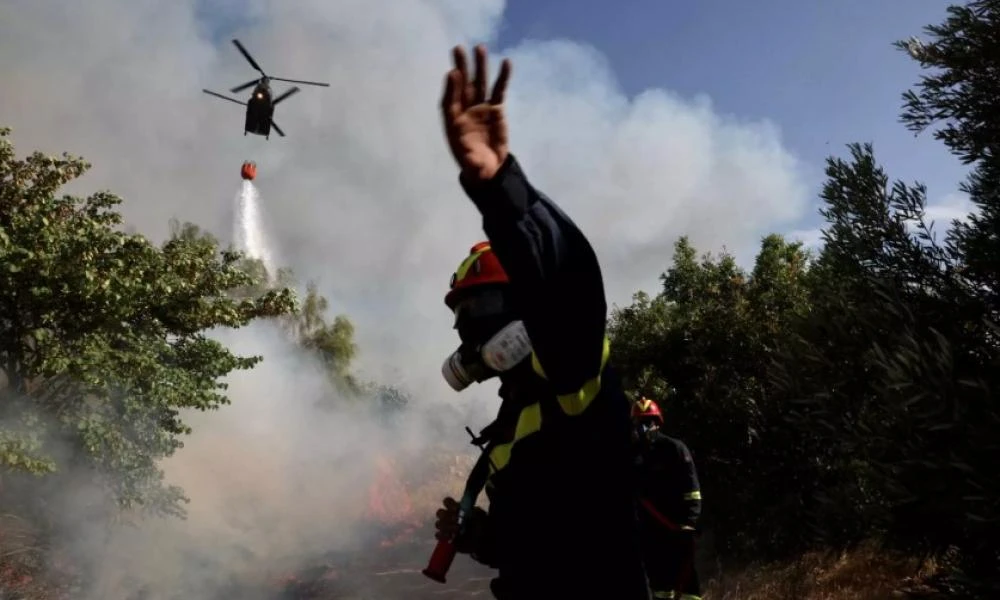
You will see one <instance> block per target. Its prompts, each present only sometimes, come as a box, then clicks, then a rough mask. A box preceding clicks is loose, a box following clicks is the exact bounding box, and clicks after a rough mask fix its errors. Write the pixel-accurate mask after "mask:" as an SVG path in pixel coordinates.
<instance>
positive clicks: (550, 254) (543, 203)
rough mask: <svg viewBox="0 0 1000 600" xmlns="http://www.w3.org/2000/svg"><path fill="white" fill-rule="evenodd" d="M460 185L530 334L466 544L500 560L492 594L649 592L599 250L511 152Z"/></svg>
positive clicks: (612, 597)
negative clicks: (483, 504) (482, 179)
mask: <svg viewBox="0 0 1000 600" xmlns="http://www.w3.org/2000/svg"><path fill="white" fill-rule="evenodd" d="M463 187H464V189H465V191H466V193H467V194H468V195H469V197H470V198H471V199H472V200H473V202H474V203H475V204H476V206H477V207H478V208H479V210H480V212H481V213H482V215H483V229H484V231H485V232H486V235H487V236H488V237H489V240H490V244H491V246H492V249H493V251H494V252H495V253H496V255H497V257H498V258H499V260H500V263H501V264H502V265H503V268H504V270H505V271H506V273H507V275H508V276H509V279H510V283H509V288H510V289H509V292H510V294H511V297H512V299H513V303H514V306H515V307H516V310H517V315H518V317H519V318H521V319H522V320H523V322H524V325H525V328H526V330H527V332H528V335H529V336H530V338H531V343H532V348H533V354H532V356H531V359H530V361H528V360H526V361H525V362H524V364H523V365H522V368H523V369H524V371H523V372H522V373H521V374H520V375H519V376H518V375H515V376H512V377H507V378H505V379H504V384H503V385H502V386H501V389H500V397H501V398H502V404H501V407H500V410H499V413H498V415H497V420H496V422H495V423H493V424H492V425H491V426H490V428H489V434H488V435H489V437H490V438H491V440H490V442H489V445H488V446H487V449H488V452H489V455H490V459H491V461H492V465H491V474H490V478H489V481H488V483H487V486H486V493H487V496H488V497H489V500H490V509H489V516H488V518H487V519H486V523H485V528H484V529H485V531H484V532H483V534H482V537H481V540H480V543H479V544H478V547H477V548H476V549H475V550H474V551H473V552H472V556H473V557H474V558H475V559H477V560H479V561H480V562H483V563H485V564H487V565H490V566H492V567H494V568H496V569H498V571H499V573H498V577H497V578H496V579H494V580H493V581H492V582H491V585H490V589H491V590H492V592H493V594H494V596H495V597H496V598H498V599H499V600H534V599H543V598H544V599H546V600H552V599H559V600H562V599H566V600H570V599H575V598H594V599H602V598H606V599H608V600H646V599H648V598H649V590H648V587H647V584H646V579H645V573H644V571H643V566H642V559H641V551H640V548H639V540H638V523H637V519H636V510H637V506H636V498H635V481H634V479H633V477H634V472H633V470H632V468H631V464H632V460H633V452H632V441H631V423H630V417H629V406H630V405H629V403H628V401H627V400H626V398H625V396H624V394H623V392H622V388H621V384H620V382H619V379H618V377H617V376H616V374H615V372H614V370H613V369H612V368H611V366H610V365H609V364H608V354H609V346H608V340H607V337H606V336H605V323H606V316H607V304H606V301H605V296H604V283H603V280H602V275H601V270H600V267H599V265H598V261H597V257H596V256H595V254H594V250H593V249H592V248H591V246H590V243H589V242H588V241H587V238H586V237H584V235H583V233H581V231H580V230H579V229H578V228H577V227H576V225H574V224H573V222H572V221H571V220H570V219H569V217H567V216H566V215H565V214H564V213H563V212H562V211H561V210H560V209H559V208H558V207H557V206H556V205H555V204H554V203H553V202H552V201H551V200H549V199H548V198H546V197H545V196H544V195H542V194H541V193H540V192H538V191H537V190H535V189H534V188H533V187H532V186H531V185H530V184H529V183H528V181H527V179H526V178H525V176H524V174H523V173H522V171H521V168H520V166H519V165H518V163H517V161H516V160H515V159H514V157H513V155H510V156H508V158H507V160H506V162H505V163H504V165H503V167H502V168H501V169H500V171H499V172H498V173H497V175H496V177H494V178H493V179H492V180H491V181H489V182H486V183H484V184H481V185H479V186H478V187H476V188H470V187H467V186H465V185H464V183H463ZM529 363H530V364H529Z"/></svg>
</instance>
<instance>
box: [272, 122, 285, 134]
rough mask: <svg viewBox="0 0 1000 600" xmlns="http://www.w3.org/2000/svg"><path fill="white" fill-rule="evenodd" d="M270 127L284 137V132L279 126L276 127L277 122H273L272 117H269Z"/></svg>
mask: <svg viewBox="0 0 1000 600" xmlns="http://www.w3.org/2000/svg"><path fill="white" fill-rule="evenodd" d="M271 129H273V130H275V131H277V132H278V135H280V136H281V137H285V132H284V131H282V130H281V127H278V124H277V123H275V122H274V119H271Z"/></svg>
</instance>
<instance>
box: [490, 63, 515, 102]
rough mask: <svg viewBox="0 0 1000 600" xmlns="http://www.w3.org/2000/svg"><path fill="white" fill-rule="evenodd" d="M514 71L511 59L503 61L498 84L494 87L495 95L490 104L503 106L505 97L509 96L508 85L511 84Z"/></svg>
mask: <svg viewBox="0 0 1000 600" xmlns="http://www.w3.org/2000/svg"><path fill="white" fill-rule="evenodd" d="M512 69H513V65H511V62H510V59H509V58H505V59H503V62H501V63H500V75H498V76H497V82H496V83H495V84H494V85H493V94H492V95H491V96H490V104H494V105H498V104H503V101H504V96H506V94H507V84H508V83H509V82H510V72H511V70H512Z"/></svg>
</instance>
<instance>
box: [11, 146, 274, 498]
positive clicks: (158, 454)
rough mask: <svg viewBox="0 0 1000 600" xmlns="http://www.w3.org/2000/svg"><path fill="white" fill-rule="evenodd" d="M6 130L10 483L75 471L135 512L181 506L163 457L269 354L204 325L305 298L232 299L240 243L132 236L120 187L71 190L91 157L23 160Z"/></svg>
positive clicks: (269, 312)
mask: <svg viewBox="0 0 1000 600" xmlns="http://www.w3.org/2000/svg"><path fill="white" fill-rule="evenodd" d="M9 133H10V130H9V129H2V130H0V371H2V375H3V378H2V389H0V393H2V395H3V402H2V404H0V468H2V470H3V473H4V483H5V484H6V485H5V487H4V490H5V492H9V491H11V489H12V485H13V484H18V485H22V486H28V487H30V486H31V485H32V483H31V482H32V479H33V478H30V477H28V478H25V477H23V476H20V477H19V474H24V473H32V474H49V478H52V477H56V478H58V477H61V476H62V477H69V476H73V477H75V478H76V480H80V478H83V479H86V480H87V481H89V482H90V483H93V484H96V485H99V487H100V488H101V489H105V490H107V493H108V494H109V498H110V499H112V500H114V501H115V502H117V504H118V505H119V506H120V507H122V508H132V509H145V510H149V511H155V512H167V513H175V514H176V513H181V512H182V509H181V505H182V503H183V501H184V500H185V498H184V495H183V492H182V490H180V489H178V488H176V487H174V486H171V485H168V484H167V483H165V482H164V481H163V476H162V473H161V471H160V469H159V467H158V466H157V465H158V461H159V460H160V459H162V458H164V457H167V456H170V455H171V454H172V453H174V452H175V451H176V450H177V449H178V448H180V447H181V446H182V445H183V443H182V437H183V436H184V435H186V434H189V433H191V428H190V427H189V426H188V425H186V424H185V423H184V421H183V420H182V418H181V414H182V411H184V410H188V409H197V410H213V409H216V408H218V407H220V406H221V405H224V404H227V403H228V402H229V400H228V398H227V397H226V395H225V390H226V385H225V383H223V382H222V381H221V380H222V378H224V377H225V376H227V375H228V374H230V373H232V372H233V371H236V370H245V369H250V368H252V367H253V366H254V365H255V364H256V363H257V362H258V361H259V360H260V357H256V356H239V355H236V354H234V353H233V352H231V351H230V350H229V349H227V348H226V347H225V346H223V345H222V344H220V343H219V342H217V341H214V340H212V339H210V338H209V337H207V336H206V331H208V330H210V329H213V328H218V327H230V328H238V327H242V326H245V325H247V324H249V323H250V322H252V321H254V320H255V319H260V318H269V317H277V316H281V315H284V314H287V313H288V312H289V311H291V310H292V308H293V306H294V298H293V295H292V293H291V292H290V290H288V289H275V290H270V291H268V292H266V293H264V294H261V295H259V296H256V297H253V298H242V299H240V298H235V297H233V296H232V295H231V294H230V291H231V290H234V289H238V288H241V287H245V286H248V285H252V284H253V279H252V277H251V276H250V275H249V274H248V273H247V272H246V271H245V270H243V269H241V268H240V261H241V257H240V256H239V255H238V254H236V253H233V252H221V253H220V252H219V250H218V248H217V245H216V244H215V243H214V241H213V240H211V239H208V238H204V237H174V238H173V239H170V240H169V241H167V242H166V243H164V244H163V245H162V246H156V245H154V244H153V243H151V242H150V241H149V240H147V239H146V238H144V237H142V236H140V235H135V234H129V233H124V232H122V231H121V230H120V228H119V226H120V225H121V222H122V218H121V216H120V214H119V213H118V212H116V210H115V207H116V206H117V205H118V204H119V203H120V202H121V199H119V198H118V197H116V196H115V195H114V194H112V193H110V192H103V191H102V192H98V193H95V194H93V195H91V196H89V197H87V198H77V197H72V196H67V195H62V196H61V195H59V189H60V188H61V187H62V186H63V185H64V184H66V183H68V182H69V181H72V180H73V179H75V178H77V177H79V176H80V175H81V174H83V173H84V172H85V171H86V170H87V169H88V167H89V165H88V164H87V163H86V162H85V161H83V160H82V159H80V158H77V157H73V156H70V155H66V154H64V155H63V156H62V157H59V158H57V157H51V156H46V155H43V154H41V153H38V152H35V153H32V154H31V155H29V156H27V157H26V158H23V159H19V158H17V156H16V155H15V151H14V150H15V149H14V145H13V144H12V143H11V141H10V139H9ZM13 487H16V486H13ZM31 500H32V503H33V505H34V504H38V505H41V504H42V503H43V502H44V499H41V498H37V497H33V498H31Z"/></svg>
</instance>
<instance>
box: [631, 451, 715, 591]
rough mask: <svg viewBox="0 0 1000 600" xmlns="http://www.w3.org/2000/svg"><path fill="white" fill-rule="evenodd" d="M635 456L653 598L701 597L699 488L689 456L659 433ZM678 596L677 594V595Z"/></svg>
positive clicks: (640, 512) (641, 516)
mask: <svg viewBox="0 0 1000 600" xmlns="http://www.w3.org/2000/svg"><path fill="white" fill-rule="evenodd" d="M645 435H646V438H645V440H644V441H643V442H642V443H641V446H640V451H639V452H638V455H637V457H636V466H637V468H638V473H639V501H640V509H639V519H640V522H641V524H642V526H641V527H642V548H643V556H644V558H645V561H646V572H647V574H648V576H649V585H650V588H652V590H653V598H680V599H683V600H697V599H699V598H701V584H700V582H699V581H698V573H697V572H696V570H695V568H694V533H695V529H696V527H697V525H698V517H699V516H701V488H700V486H699V484H698V472H697V469H695V465H694V461H693V460H692V458H691V452H690V451H689V450H688V447H687V445H685V444H684V442H682V441H681V440H678V439H676V438H672V437H670V436H667V435H665V434H663V433H661V432H660V431H652V432H649V433H648V434H645ZM678 591H679V595H677V594H676V593H675V592H678Z"/></svg>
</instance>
